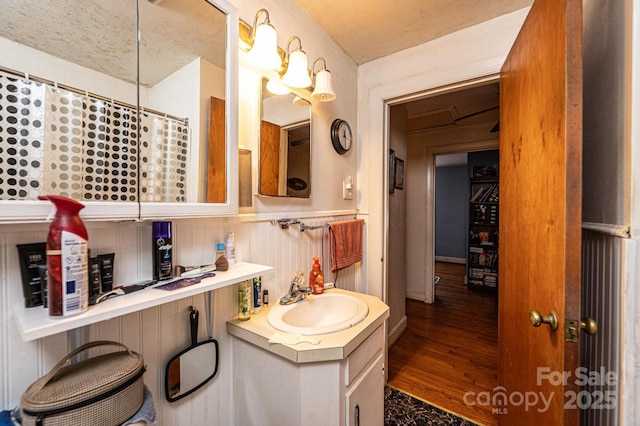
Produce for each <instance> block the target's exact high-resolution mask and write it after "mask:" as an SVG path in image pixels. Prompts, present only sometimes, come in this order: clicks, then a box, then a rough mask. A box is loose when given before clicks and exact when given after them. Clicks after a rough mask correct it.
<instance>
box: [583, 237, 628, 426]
mask: <svg viewBox="0 0 640 426" xmlns="http://www.w3.org/2000/svg"><path fill="white" fill-rule="evenodd" d="M622 243H623V239H622V238H620V237H617V236H613V235H607V234H605V233H600V232H595V231H590V230H584V229H583V231H582V308H581V310H582V316H583V317H584V316H589V317H591V318H593V319H594V320H596V322H597V323H598V332H597V333H596V334H595V335H593V336H590V335H588V334H586V333H585V332H580V358H581V366H582V367H584V368H586V369H587V371H588V372H589V373H591V374H594V377H595V373H593V372H597V373H598V374H599V375H600V377H602V372H605V373H609V372H612V373H613V374H615V380H616V382H617V383H616V384H615V385H613V384H611V385H604V386H598V385H596V386H591V385H588V386H584V387H583V388H582V392H583V393H584V395H582V396H583V397H584V398H580V397H579V398H578V400H577V402H578V403H579V404H582V405H584V408H585V409H583V410H581V413H580V414H581V418H580V424H581V425H593V426H606V425H617V424H618V418H619V413H620V407H619V403H620V396H621V394H620V392H621V389H620V385H619V380H620V379H621V377H622V376H621V371H620V334H621V328H620V327H621V326H620V321H621V318H620V313H621V311H620V307H621V303H620V302H621V301H620V288H621V268H622V263H621V259H622V256H621V253H622ZM602 397H604V399H603V398H602ZM608 397H612V398H613V404H611V405H612V406H609V405H610V404H609V403H610V401H609V399H608ZM597 405H602V407H598V406H597Z"/></svg>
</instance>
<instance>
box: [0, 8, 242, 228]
mask: <svg viewBox="0 0 640 426" xmlns="http://www.w3.org/2000/svg"><path fill="white" fill-rule="evenodd" d="M0 6H1V7H2V14H0V50H1V51H2V52H3V55H2V56H1V57H0V68H1V69H2V71H1V72H0V86H1V87H0V94H1V95H2V98H1V99H0V102H2V105H1V106H2V109H1V110H0V114H4V115H5V117H3V118H4V119H5V122H8V123H11V124H12V126H8V127H3V129H2V133H4V134H2V137H3V141H7V142H8V144H12V145H14V146H11V147H9V148H8V149H5V150H3V151H2V153H0V164H4V165H11V166H12V167H1V168H0V169H2V170H1V171H0V175H1V176H0V178H2V179H1V180H0V205H1V206H2V213H0V221H7V220H10V221H11V220H16V221H28V220H43V219H45V218H46V217H47V215H48V214H49V212H50V210H51V206H50V204H49V203H44V202H41V201H35V200H36V199H37V195H38V194H39V193H57V194H60V195H66V196H69V197H71V198H74V199H76V200H79V201H81V202H83V204H85V206H86V208H85V209H84V210H83V217H86V218H94V219H95V218H98V219H102V218H104V219H135V218H138V217H140V216H142V217H143V218H153V217H158V216H161V217H183V216H202V215H207V216H210V215H215V214H228V213H233V212H235V211H237V185H236V184H235V183H234V184H233V185H231V183H232V182H233V181H232V180H231V179H229V173H231V170H235V169H236V167H237V159H236V158H235V156H233V155H229V153H230V152H234V153H235V152H236V149H235V147H236V146H237V142H236V140H237V100H236V98H237V78H236V76H235V75H236V74H237V73H236V72H235V70H236V69H237V56H236V50H237V11H236V9H235V8H234V7H233V6H231V5H230V4H229V3H228V2H227V1H226V0H215V6H214V1H213V0H212V1H211V2H209V1H208V0H163V1H147V0H138V1H136V0H114V1H109V2H104V1H101V0H55V1H54V0H38V1H36V0H23V1H19V2H15V1H8V0H0ZM138 7H139V9H140V21H139V25H140V27H139V30H140V49H139V50H140V52H139V54H140V71H139V78H140V84H139V85H138V71H137V61H138V59H137V55H138V53H137V50H138V48H137V45H136V39H137V37H136V34H137V31H138V30H137V28H138V27H137V25H138V22H137V17H136V9H137V8H138ZM190 66H191V67H190ZM187 71H189V72H191V74H188V73H187ZM195 74H198V75H199V78H198V79H195V78H193V75H195ZM180 82H182V84H181V83H180ZM200 83H202V84H200ZM138 88H139V94H138ZM27 93H28V94H27ZM186 94H188V96H186ZM138 95H139V96H138ZM213 98H215V99H219V100H220V101H221V103H222V111H221V112H220V110H219V108H217V110H216V114H218V115H217V116H215V117H222V119H219V118H216V120H217V121H216V122H215V126H214V125H212V123H211V121H212V120H211V117H212V116H214V114H210V113H209V110H210V105H211V104H212V102H213V100H212V99H213ZM138 99H139V100H140V106H141V107H142V108H143V109H142V110H141V111H140V114H139V116H138V109H137V107H138ZM7 102H11V103H12V105H9V104H7ZM205 104H206V106H205ZM12 112H13V114H14V116H13V117H9V116H8V115H9V114H11V113H12ZM25 112H26V114H27V115H25ZM185 118H188V119H189V123H188V126H189V127H194V128H195V130H192V129H190V128H189V129H187V125H186V124H184V123H183V124H180V122H179V120H184V119H185ZM138 120H140V122H139V123H138ZM211 128H213V130H211ZM203 129H204V130H203ZM212 133H215V134H216V135H218V138H217V139H216V142H215V143H210V141H209V137H208V135H209V134H212ZM179 140H180V142H178V141H179ZM232 145H233V146H232ZM210 160H212V162H213V166H210ZM211 173H213V175H214V176H213V178H209V177H208V174H211ZM235 173H236V172H234V176H235ZM212 179H213V180H212ZM208 182H215V183H214V184H212V185H207V183H208ZM201 183H203V184H201ZM208 186H210V187H211V188H215V189H216V190H217V191H218V193H217V194H216V197H215V198H212V200H214V201H213V202H208V201H209V200H211V199H208V198H207V194H206V193H207V187H208ZM139 201H142V203H140V202H139ZM25 206H28V208H27V209H25ZM25 211H26V214H25Z"/></svg>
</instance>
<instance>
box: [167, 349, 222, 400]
mask: <svg viewBox="0 0 640 426" xmlns="http://www.w3.org/2000/svg"><path fill="white" fill-rule="evenodd" d="M211 343H213V344H214V346H215V348H216V365H215V368H214V370H213V374H211V375H210V376H209V377H207V378H206V379H204V380H203V381H202V382H201V383H200V384H199V385H197V386H194V387H193V388H191V389H189V390H188V391H186V392H184V393H182V392H181V393H180V394H178V396H171V395H170V392H169V367H170V366H171V364H172V363H173V361H175V360H177V359H179V358H180V357H181V356H182V355H184V354H185V353H187V352H189V351H190V350H192V349H194V348H197V347H199V346H202V345H207V344H211ZM219 360H220V350H219V348H218V341H217V340H215V339H207V340H204V341H202V342H198V343H196V344H195V345H192V346H189V347H188V348H186V349H185V350H183V351H180V353H178V354H177V355H174V356H173V357H171V359H170V360H169V362H167V366H166V368H165V372H164V396H165V397H166V398H167V401H169V402H175V401H177V400H179V399H182V398H184V397H185V396H189V395H191V394H192V393H194V392H195V391H197V390H198V389H200V388H201V387H203V386H204V385H206V384H207V383H209V382H210V381H211V379H213V378H214V377H215V375H216V374H217V373H218V364H219Z"/></svg>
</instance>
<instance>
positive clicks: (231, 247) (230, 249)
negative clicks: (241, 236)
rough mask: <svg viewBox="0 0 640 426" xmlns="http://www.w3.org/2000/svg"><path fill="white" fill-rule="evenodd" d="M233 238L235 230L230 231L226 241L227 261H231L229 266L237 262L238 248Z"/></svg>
mask: <svg viewBox="0 0 640 426" xmlns="http://www.w3.org/2000/svg"><path fill="white" fill-rule="evenodd" d="M233 240H234V235H233V232H228V233H227V240H226V241H225V251H226V253H227V261H228V262H229V267H232V266H233V264H234V263H235V262H236V248H235V244H234V241H233Z"/></svg>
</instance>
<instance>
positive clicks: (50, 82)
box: [0, 65, 189, 124]
mask: <svg viewBox="0 0 640 426" xmlns="http://www.w3.org/2000/svg"><path fill="white" fill-rule="evenodd" d="M0 72H4V73H7V74H12V75H15V76H17V77H20V78H24V79H27V80H31V81H36V82H38V83H43V84H46V85H48V86H52V87H57V88H60V89H64V90H68V91H70V92H74V93H78V94H80V95H85V96H88V97H90V98H94V99H98V100H101V101H105V102H109V103H112V104H114V105H118V106H122V107H125V108H131V109H137V106H136V105H132V104H128V103H126V102H122V101H118V100H115V99H112V98H108V97H106V96H102V95H97V94H95V93H91V92H88V91H86V90H82V89H78V88H75V87H72V86H67V85H66V84H61V83H57V82H55V81H53V80H49V79H46V78H43V77H38V76H35V75H32V74H29V73H26V72H22V71H16V70H14V69H11V68H6V67H3V66H1V65H0ZM140 111H142V112H147V113H151V114H155V115H159V116H161V117H165V118H171V119H173V120H178V121H184V122H185V123H187V124H188V123H189V118H187V117H177V116H175V115H171V114H167V113H165V112H160V111H156V110H154V109H151V108H144V107H140Z"/></svg>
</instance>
